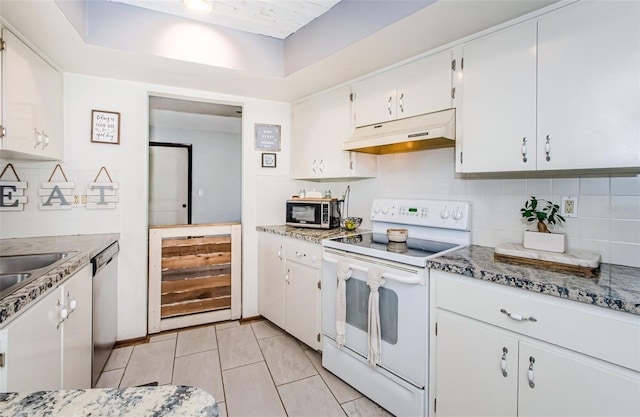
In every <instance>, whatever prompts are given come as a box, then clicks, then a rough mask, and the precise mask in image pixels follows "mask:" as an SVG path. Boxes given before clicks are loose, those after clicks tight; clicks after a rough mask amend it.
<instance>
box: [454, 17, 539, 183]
mask: <svg viewBox="0 0 640 417" xmlns="http://www.w3.org/2000/svg"><path fill="white" fill-rule="evenodd" d="M463 54H464V69H463V77H464V94H463V97H462V115H461V116H462V129H463V131H462V134H463V139H462V151H463V154H462V172H496V171H497V172H499V171H523V170H535V169H536V23H535V22H527V23H523V24H520V25H518V26H516V27H514V28H512V29H507V30H502V31H499V32H497V33H494V34H491V35H488V36H486V37H483V38H480V39H478V40H475V41H472V42H469V43H468V44H466V45H464V50H463ZM523 153H524V155H523Z"/></svg>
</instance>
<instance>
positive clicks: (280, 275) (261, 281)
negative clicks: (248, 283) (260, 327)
mask: <svg viewBox="0 0 640 417" xmlns="http://www.w3.org/2000/svg"><path fill="white" fill-rule="evenodd" d="M284 274H285V271H284V238H283V237H279V236H276V235H273V234H270V233H260V234H259V236H258V296H259V304H260V314H261V315H262V316H264V317H266V318H267V319H268V320H270V321H271V322H272V323H274V324H275V325H277V326H280V327H282V328H284V325H285V323H284V311H285V310H284V309H285V305H284V285H285V281H284V276H285V275H284Z"/></svg>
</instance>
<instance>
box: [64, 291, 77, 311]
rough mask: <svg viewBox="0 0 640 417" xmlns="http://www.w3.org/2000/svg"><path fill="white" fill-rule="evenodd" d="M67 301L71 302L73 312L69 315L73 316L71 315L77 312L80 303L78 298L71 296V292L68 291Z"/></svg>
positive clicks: (70, 306)
mask: <svg viewBox="0 0 640 417" xmlns="http://www.w3.org/2000/svg"><path fill="white" fill-rule="evenodd" d="M67 299H68V300H69V308H70V309H71V311H69V315H71V313H73V312H74V311H76V307H77V306H78V301H76V298H75V297H74V296H72V295H71V294H69V291H67Z"/></svg>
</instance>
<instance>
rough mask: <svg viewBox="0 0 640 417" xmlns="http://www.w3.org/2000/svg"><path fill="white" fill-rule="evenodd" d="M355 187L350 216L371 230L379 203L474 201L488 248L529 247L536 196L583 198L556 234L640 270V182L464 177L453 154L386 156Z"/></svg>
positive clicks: (338, 186) (481, 239)
mask: <svg viewBox="0 0 640 417" xmlns="http://www.w3.org/2000/svg"><path fill="white" fill-rule="evenodd" d="M297 184H298V187H299V188H307V189H309V188H311V187H316V188H317V189H318V190H320V189H322V190H324V189H325V188H330V189H331V190H332V192H333V193H334V195H337V194H336V192H338V191H339V192H340V193H341V192H342V191H341V190H343V189H344V186H345V185H346V184H347V183H344V182H336V183H318V182H316V183H312V182H302V181H298V182H297ZM349 184H350V185H351V207H352V208H351V209H350V213H349V214H350V215H353V216H361V217H363V218H364V219H365V221H364V222H363V226H364V227H370V224H371V223H370V221H369V219H368V218H369V215H370V212H369V210H370V207H371V202H372V200H373V198H375V197H396V198H427V199H429V198H432V199H452V200H467V201H471V202H472V204H473V208H472V229H471V237H472V243H473V244H475V245H481V246H489V247H494V246H496V245H498V244H500V243H503V242H521V241H522V232H523V231H524V230H528V229H529V228H531V227H533V226H532V225H529V224H527V223H526V221H525V220H524V219H523V218H522V217H521V215H520V208H521V207H523V206H524V203H525V201H526V200H528V199H529V197H530V196H531V195H535V196H536V197H538V198H543V199H547V200H549V199H550V200H551V201H553V202H554V203H557V204H560V201H561V197H562V196H563V195H565V196H567V195H570V196H578V198H579V199H578V218H567V222H566V223H565V224H564V225H563V226H562V227H559V228H556V229H555V230H554V231H557V232H566V233H567V237H568V247H569V249H570V250H578V249H582V250H588V251H591V252H597V253H599V254H601V256H602V262H606V263H614V264H621V265H629V266H635V267H640V175H633V174H631V175H607V174H597V173H596V174H588V175H576V174H575V173H567V175H566V176H562V177H560V176H555V177H540V176H538V177H536V176H535V175H534V174H529V175H527V174H520V175H519V176H517V175H512V174H502V175H494V176H492V177H491V178H489V177H480V176H475V177H464V176H460V175H456V174H455V172H454V152H453V148H448V149H438V150H427V151H419V152H410V153H402V154H392V155H383V156H379V157H378V177H377V178H375V179H371V180H363V181H352V182H350V183H349Z"/></svg>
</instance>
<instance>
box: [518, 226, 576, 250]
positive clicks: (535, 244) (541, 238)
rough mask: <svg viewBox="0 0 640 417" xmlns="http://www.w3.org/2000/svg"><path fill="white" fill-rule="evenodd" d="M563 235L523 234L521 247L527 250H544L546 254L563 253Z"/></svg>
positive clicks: (564, 239)
mask: <svg viewBox="0 0 640 417" xmlns="http://www.w3.org/2000/svg"><path fill="white" fill-rule="evenodd" d="M566 241H567V239H566V235H565V234H564V233H540V232H529V231H527V232H524V236H523V238H522V246H524V247H525V248H527V249H535V250H546V251H548V252H560V253H562V252H564V251H565V249H566Z"/></svg>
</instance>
